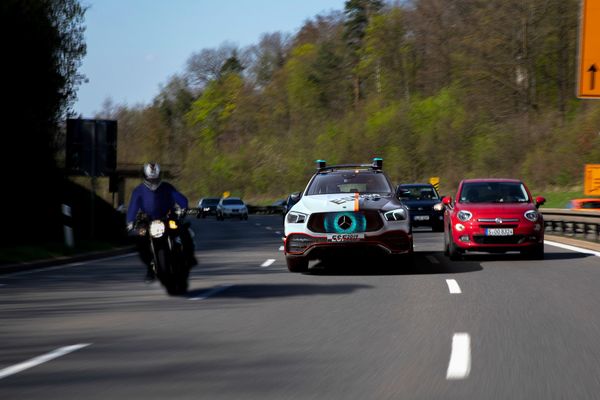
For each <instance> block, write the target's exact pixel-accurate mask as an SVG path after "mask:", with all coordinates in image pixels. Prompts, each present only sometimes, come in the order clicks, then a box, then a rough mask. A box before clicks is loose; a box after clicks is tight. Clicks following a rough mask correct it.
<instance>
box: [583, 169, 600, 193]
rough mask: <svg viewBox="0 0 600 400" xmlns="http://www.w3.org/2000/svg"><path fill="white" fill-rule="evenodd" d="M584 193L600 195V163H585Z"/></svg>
mask: <svg viewBox="0 0 600 400" xmlns="http://www.w3.org/2000/svg"><path fill="white" fill-rule="evenodd" d="M583 181H584V184H583V194H584V195H586V196H600V164H585V172H584V180H583Z"/></svg>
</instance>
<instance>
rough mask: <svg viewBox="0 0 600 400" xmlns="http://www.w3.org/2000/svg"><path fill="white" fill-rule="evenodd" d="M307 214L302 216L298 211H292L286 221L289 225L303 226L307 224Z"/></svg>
mask: <svg viewBox="0 0 600 400" xmlns="http://www.w3.org/2000/svg"><path fill="white" fill-rule="evenodd" d="M306 217H307V215H306V214H302V213H299V212H296V211H290V212H289V213H288V214H287V217H286V221H287V222H288V224H303V223H305V222H306Z"/></svg>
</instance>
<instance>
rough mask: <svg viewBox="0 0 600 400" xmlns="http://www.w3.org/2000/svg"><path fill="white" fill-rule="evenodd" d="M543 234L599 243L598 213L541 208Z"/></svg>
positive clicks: (599, 214) (599, 220) (599, 216)
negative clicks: (543, 226)
mask: <svg viewBox="0 0 600 400" xmlns="http://www.w3.org/2000/svg"><path fill="white" fill-rule="evenodd" d="M540 212H541V213H542V214H543V215H544V225H545V229H546V230H545V232H546V233H547V234H549V235H558V236H567V237H571V238H574V239H581V240H591V241H595V242H599V241H600V212H597V211H573V210H567V209H561V208H541V209H540Z"/></svg>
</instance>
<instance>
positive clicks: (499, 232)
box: [485, 228, 513, 236]
mask: <svg viewBox="0 0 600 400" xmlns="http://www.w3.org/2000/svg"><path fill="white" fill-rule="evenodd" d="M512 234H513V229H512V228H490V229H486V230H485V235H486V236H512Z"/></svg>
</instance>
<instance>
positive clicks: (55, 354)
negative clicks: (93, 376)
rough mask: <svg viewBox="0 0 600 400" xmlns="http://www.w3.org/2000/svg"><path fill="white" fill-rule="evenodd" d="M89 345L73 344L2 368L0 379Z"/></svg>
mask: <svg viewBox="0 0 600 400" xmlns="http://www.w3.org/2000/svg"><path fill="white" fill-rule="evenodd" d="M89 345H91V343H81V344H75V345H73V346H65V347H61V348H58V349H56V350H54V351H51V352H50V353H46V354H43V355H41V356H38V357H34V358H32V359H30V360H27V361H25V362H22V363H19V364H16V365H13V366H11V367H7V368H4V369H2V370H0V379H3V378H6V377H7V376H10V375H14V374H17V373H19V372H21V371H24V370H26V369H29V368H33V367H35V366H37V365H40V364H43V363H45V362H48V361H51V360H54V359H55V358H58V357H62V356H64V355H65V354H69V353H72V352H74V351H77V350H79V349H82V348H84V347H87V346H89Z"/></svg>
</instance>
